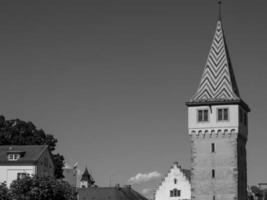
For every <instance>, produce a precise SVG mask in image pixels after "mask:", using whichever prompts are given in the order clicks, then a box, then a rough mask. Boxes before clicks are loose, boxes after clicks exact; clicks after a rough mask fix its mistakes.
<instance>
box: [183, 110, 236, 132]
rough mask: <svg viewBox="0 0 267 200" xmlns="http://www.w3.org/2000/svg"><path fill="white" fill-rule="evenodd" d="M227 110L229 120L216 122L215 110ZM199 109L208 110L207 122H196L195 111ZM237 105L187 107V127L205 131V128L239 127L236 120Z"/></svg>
mask: <svg viewBox="0 0 267 200" xmlns="http://www.w3.org/2000/svg"><path fill="white" fill-rule="evenodd" d="M219 108H228V109H229V120H228V121H218V120H217V109H219ZM201 109H208V111H209V120H208V122H198V121H197V111H198V110H201ZM238 110H239V106H238V105H214V106H211V107H209V106H197V107H188V127H189V129H199V128H201V129H206V128H224V127H226V128H228V127H233V128H237V127H238V126H239V118H238Z"/></svg>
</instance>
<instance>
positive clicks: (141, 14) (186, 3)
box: [0, 0, 267, 196]
mask: <svg viewBox="0 0 267 200" xmlns="http://www.w3.org/2000/svg"><path fill="white" fill-rule="evenodd" d="M222 18H223V24H224V31H225V35H226V39H227V43H228V48H229V50H230V54H231V59H232V63H233V68H234V71H235V75H236V79H237V83H238V85H239V90H240V93H241V97H242V98H243V100H244V101H245V102H247V104H248V105H249V106H250V108H251V110H252V111H251V113H250V115H249V137H248V143H247V162H248V183H249V184H251V185H252V184H257V183H259V182H267V173H266V168H267V159H266V158H267V157H266V152H267V145H266V141H267V134H266V126H265V125H266V123H267V90H266V85H267V79H266V77H267V61H266V52H267V42H266V41H267V23H266V19H267V1H265V0H253V1H252V0H250V1H248V0H242V1H241V0H235V1H229V0H225V1H224V2H223V9H222ZM216 19H217V3H216V1H215V0H161V1H159V0H153V1H152V0H145V1H144V0H127V1H122V0H121V1H109V0H105V1H104V0H90V1H78V0H75V1H49V0H48V1H26V0H25V1H18V0H17V1H16V0H14V1H7V0H2V1H1V2H0V24H1V26H0V44H1V45H0V91H1V98H0V102H1V104H0V114H2V115H4V116H5V117H6V118H7V119H14V118H20V119H22V120H25V121H32V122H33V123H34V124H35V125H36V126H37V127H38V128H42V129H44V130H45V132H46V133H49V134H53V135H54V136H55V137H56V138H57V139H58V144H57V152H59V153H61V154H63V155H64V157H65V159H66V162H67V163H68V164H69V165H73V164H74V163H75V162H78V163H79V168H80V169H81V170H83V169H84V167H85V166H87V167H88V169H89V170H90V171H91V172H92V175H93V177H94V179H95V180H96V183H97V184H98V185H100V186H108V185H114V184H116V183H120V184H121V185H124V184H128V183H129V181H128V180H129V179H130V178H131V177H132V178H134V177H135V176H136V175H138V174H139V175H140V176H139V177H145V178H144V179H145V181H143V182H142V183H136V184H135V185H134V188H136V189H137V190H138V191H141V192H142V190H143V192H144V193H146V195H148V196H149V195H151V193H152V192H151V191H153V187H156V186H155V185H156V184H155V181H156V180H158V181H159V179H160V177H162V176H164V174H165V173H166V172H167V171H168V169H169V168H170V166H171V165H172V163H173V162H174V161H178V162H179V163H180V164H181V165H182V167H184V168H190V138H189V136H188V134H187V108H186V106H185V102H186V101H187V100H189V99H190V97H192V95H193V94H194V92H195V91H196V89H197V86H198V83H199V81H200V77H201V74H202V71H203V68H204V65H205V62H206V59H207V55H208V51H209V47H210V45H211V40H212V38H213V34H214V30H215V25H216ZM149 177H152V179H153V180H151V179H150V178H149ZM146 178H147V179H146ZM131 180H133V179H131ZM152 185H153V186H152ZM148 191H150V193H149V192H148Z"/></svg>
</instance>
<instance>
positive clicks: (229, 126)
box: [188, 105, 247, 200]
mask: <svg viewBox="0 0 267 200" xmlns="http://www.w3.org/2000/svg"><path fill="white" fill-rule="evenodd" d="M219 108H228V110H229V120H227V121H218V119H217V111H218V109H219ZM202 109H209V113H208V116H209V119H208V121H207V122H198V120H197V112H198V110H202ZM240 110H241V109H240V106H239V105H216V106H215V105H212V106H196V107H189V108H188V127H189V134H190V137H191V163H192V166H191V172H192V175H191V184H192V199H193V200H194V199H196V200H245V199H246V189H247V177H246V172H247V167H246V140H247V127H246V126H245V125H244V124H243V123H241V122H240V120H239V117H240V115H239V112H240ZM242 112H244V111H242ZM243 114H246V113H243ZM212 144H213V145H214V150H212ZM213 170H214V177H213V175H212V173H213V172H212V171H213Z"/></svg>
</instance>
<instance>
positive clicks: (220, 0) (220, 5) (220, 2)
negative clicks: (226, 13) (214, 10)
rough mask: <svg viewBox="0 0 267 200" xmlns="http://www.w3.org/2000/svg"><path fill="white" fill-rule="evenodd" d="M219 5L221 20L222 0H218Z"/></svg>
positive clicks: (220, 17)
mask: <svg viewBox="0 0 267 200" xmlns="http://www.w3.org/2000/svg"><path fill="white" fill-rule="evenodd" d="M218 7H219V12H218V20H219V21H221V19H222V0H218Z"/></svg>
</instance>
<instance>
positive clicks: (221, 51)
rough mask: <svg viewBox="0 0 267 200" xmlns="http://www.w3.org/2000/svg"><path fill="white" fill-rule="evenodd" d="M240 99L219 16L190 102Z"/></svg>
mask: <svg viewBox="0 0 267 200" xmlns="http://www.w3.org/2000/svg"><path fill="white" fill-rule="evenodd" d="M233 100H241V99H240V96H239V91H238V87H237V83H236V80H235V76H234V72H233V68H232V64H231V60H230V56H229V52H228V49H227V45H226V41H225V37H224V32H223V27H222V22H221V19H220V17H219V19H218V22H217V27H216V31H215V35H214V38H213V41H212V45H211V49H210V52H209V55H208V59H207V63H206V66H205V68H204V72H203V74H202V78H201V81H200V84H199V87H198V90H197V92H196V93H195V95H194V96H193V98H192V99H191V100H190V102H218V101H233Z"/></svg>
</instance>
